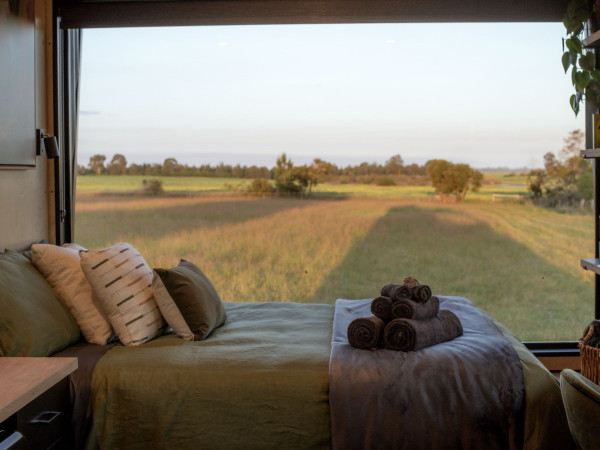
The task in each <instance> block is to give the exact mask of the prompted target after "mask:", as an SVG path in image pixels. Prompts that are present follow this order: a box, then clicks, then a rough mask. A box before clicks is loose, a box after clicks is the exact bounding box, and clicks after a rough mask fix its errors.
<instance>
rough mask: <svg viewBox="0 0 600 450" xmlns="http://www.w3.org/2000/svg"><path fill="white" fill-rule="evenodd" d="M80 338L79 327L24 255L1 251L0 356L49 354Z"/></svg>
mask: <svg viewBox="0 0 600 450" xmlns="http://www.w3.org/2000/svg"><path fill="white" fill-rule="evenodd" d="M78 340H79V327H78V326H77V324H76V323H75V319H73V316H71V314H70V313H69V311H68V310H67V309H66V308H65V307H64V306H63V305H62V303H61V301H60V300H59V298H58V297H57V296H56V294H55V293H54V291H53V290H52V287H50V285H49V284H48V282H47V281H46V280H45V279H44V276H43V275H42V274H41V273H39V272H38V271H37V269H36V268H35V267H34V265H33V264H32V263H31V261H29V260H28V259H27V258H26V257H24V256H23V255H21V254H19V253H17V252H13V251H10V250H7V251H6V253H2V254H0V356H50V355H52V354H53V353H55V352H57V351H59V350H62V349H64V348H66V347H68V346H69V345H71V344H73V343H75V342H77V341H78Z"/></svg>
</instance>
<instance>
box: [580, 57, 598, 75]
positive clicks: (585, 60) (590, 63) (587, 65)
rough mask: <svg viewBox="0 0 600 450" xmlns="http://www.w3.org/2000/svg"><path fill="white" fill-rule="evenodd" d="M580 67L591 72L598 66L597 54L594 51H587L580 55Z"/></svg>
mask: <svg viewBox="0 0 600 450" xmlns="http://www.w3.org/2000/svg"><path fill="white" fill-rule="evenodd" d="M579 67H581V68H582V69H583V70H587V71H589V72H591V71H592V70H594V69H595V68H596V55H594V52H587V53H586V54H585V55H581V56H580V57H579Z"/></svg>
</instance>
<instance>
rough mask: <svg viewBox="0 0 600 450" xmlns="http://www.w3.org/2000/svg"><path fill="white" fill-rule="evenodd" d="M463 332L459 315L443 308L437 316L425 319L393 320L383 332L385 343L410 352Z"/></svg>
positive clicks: (394, 348) (395, 348)
mask: <svg viewBox="0 0 600 450" xmlns="http://www.w3.org/2000/svg"><path fill="white" fill-rule="evenodd" d="M462 333H463V329H462V325H461V323H460V320H459V319H458V317H456V315H455V314H454V313H453V312H452V311H448V310H446V309H442V310H440V312H439V313H438V315H437V316H435V317H431V318H429V319H425V320H412V319H394V320H392V321H391V322H390V323H388V324H387V326H386V327H385V330H384V332H383V344H384V347H385V348H387V349H390V350H400V351H403V352H408V351H411V350H412V351H414V350H420V349H422V348H425V347H430V346H432V345H435V344H439V343H440V342H445V341H449V340H451V339H454V338H455V337H458V336H460V335H462Z"/></svg>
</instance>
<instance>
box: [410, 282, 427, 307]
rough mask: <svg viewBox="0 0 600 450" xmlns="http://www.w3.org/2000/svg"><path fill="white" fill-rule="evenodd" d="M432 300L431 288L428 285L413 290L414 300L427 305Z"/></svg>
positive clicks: (420, 285)
mask: <svg viewBox="0 0 600 450" xmlns="http://www.w3.org/2000/svg"><path fill="white" fill-rule="evenodd" d="M430 298H431V288H430V287H429V286H427V285H426V284H419V285H418V286H417V287H416V288H414V289H413V299H414V300H415V301H417V302H419V303H425V302H427V301H428V300H429V299H430Z"/></svg>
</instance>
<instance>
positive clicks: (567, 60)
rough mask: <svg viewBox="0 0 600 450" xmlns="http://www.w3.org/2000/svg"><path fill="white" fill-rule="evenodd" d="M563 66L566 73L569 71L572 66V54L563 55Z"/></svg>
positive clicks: (565, 53)
mask: <svg viewBox="0 0 600 450" xmlns="http://www.w3.org/2000/svg"><path fill="white" fill-rule="evenodd" d="M562 65H563V68H564V69H565V73H567V70H569V66H570V65H571V52H564V53H563V55H562Z"/></svg>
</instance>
